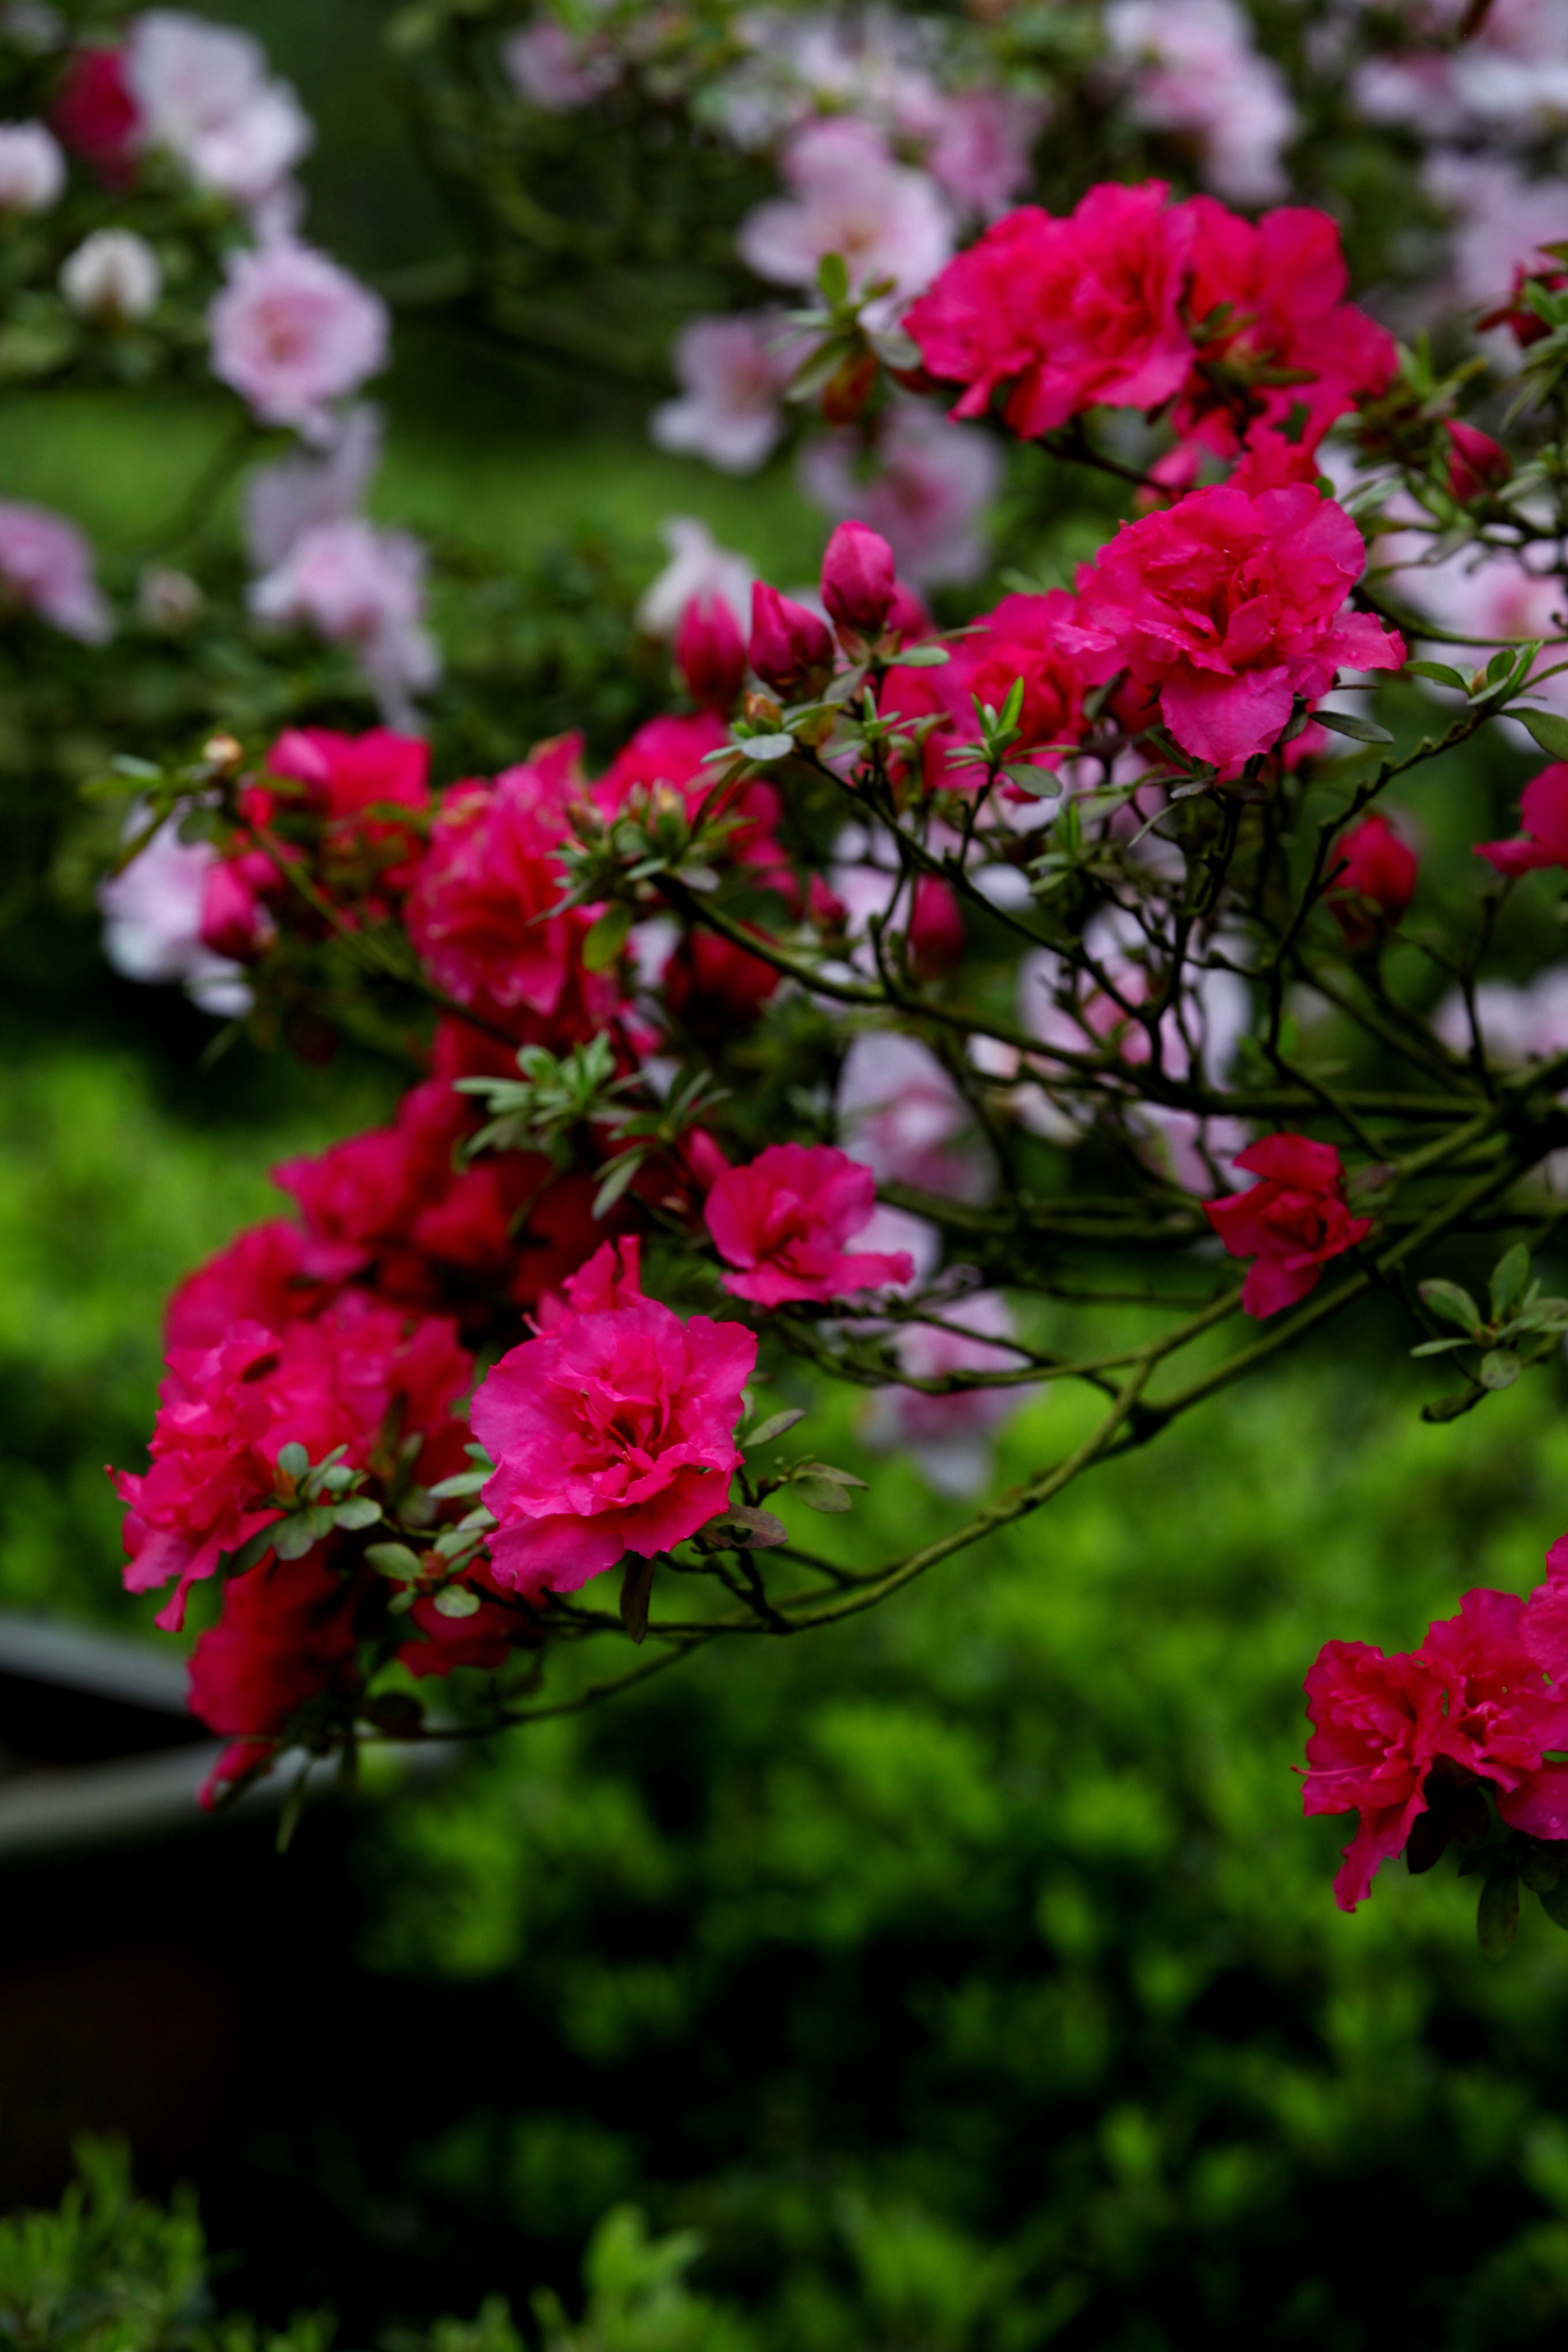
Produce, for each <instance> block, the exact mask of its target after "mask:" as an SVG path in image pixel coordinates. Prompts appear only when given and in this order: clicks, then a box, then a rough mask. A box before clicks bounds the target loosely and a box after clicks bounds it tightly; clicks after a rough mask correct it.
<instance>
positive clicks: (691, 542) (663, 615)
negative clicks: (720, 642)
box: [637, 515, 756, 641]
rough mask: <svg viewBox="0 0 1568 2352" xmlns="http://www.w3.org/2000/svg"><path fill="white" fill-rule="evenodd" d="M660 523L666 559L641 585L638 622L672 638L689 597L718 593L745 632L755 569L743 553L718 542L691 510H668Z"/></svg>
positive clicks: (648, 632) (652, 633)
mask: <svg viewBox="0 0 1568 2352" xmlns="http://www.w3.org/2000/svg"><path fill="white" fill-rule="evenodd" d="M658 528H659V536H660V538H661V539H662V540H663V541H664V543H665V545H666V547H667V548H668V550H669V561H668V563H667V564H666V565H665V567H664V570H663V571H662V572H658V574H657V575H656V577H655V578H654V579H652V580H650V581H649V583H648V584H647V587H646V588H645V589H644V590H643V593H642V595H641V597H640V598H639V600H638V603H637V626H638V628H639V629H641V630H643V631H644V632H645V633H646V635H648V636H650V637H668V638H669V639H671V640H672V641H673V639H674V636H675V633H676V631H677V629H679V626H680V616H681V614H683V613H684V612H685V610H686V608H687V606H688V604H690V602H691V600H692V598H693V597H694V596H717V597H718V598H719V600H720V602H721V604H727V605H728V606H729V608H730V610H731V613H732V614H734V616H735V621H736V625H737V626H738V627H739V628H740V629H741V630H742V632H743V633H746V634H749V633H750V630H751V626H752V582H753V580H754V579H755V578H756V574H755V572H753V571H752V567H751V565H750V564H749V563H748V562H747V561H746V559H745V557H744V556H743V555H736V554H734V553H733V552H732V551H731V550H730V549H729V548H727V547H721V546H720V544H719V542H718V541H717V540H716V539H715V538H714V536H713V534H712V532H711V531H710V530H709V528H708V526H707V524H706V523H705V522H698V521H697V520H695V518H694V517H692V516H690V515H671V516H670V517H669V518H668V520H667V521H665V522H662V523H660V525H659V527H658Z"/></svg>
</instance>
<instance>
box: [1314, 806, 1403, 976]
mask: <svg viewBox="0 0 1568 2352" xmlns="http://www.w3.org/2000/svg"><path fill="white" fill-rule="evenodd" d="M1339 856H1340V857H1341V858H1342V860H1343V870H1342V872H1341V873H1339V874H1338V875H1336V876H1335V877H1334V879H1333V880H1332V881H1331V883H1330V884H1329V908H1330V910H1331V913H1332V914H1333V915H1334V916H1335V918H1336V919H1337V920H1338V922H1339V926H1340V929H1341V930H1342V932H1343V933H1344V936H1345V943H1346V945H1347V946H1348V947H1352V948H1364V947H1370V946H1371V945H1372V943H1373V940H1375V939H1376V938H1377V937H1378V934H1379V932H1380V931H1381V930H1383V929H1384V928H1385V927H1386V926H1388V925H1390V924H1394V923H1397V922H1398V920H1399V919H1400V917H1401V916H1402V915H1403V914H1404V912H1405V908H1407V907H1408V906H1409V904H1410V901H1411V899H1412V898H1414V897H1415V881H1416V876H1417V873H1418V871H1419V865H1418V861H1417V858H1416V856H1415V851H1414V850H1413V849H1411V848H1408V847H1407V846H1406V845H1405V843H1404V842H1403V841H1401V840H1400V838H1399V835H1397V834H1396V833H1395V832H1394V827H1393V826H1392V825H1391V824H1389V822H1388V819H1387V818H1386V817H1385V816H1379V815H1377V814H1373V815H1372V816H1369V817H1366V818H1363V821H1362V823H1361V824H1358V825H1357V826H1356V828H1355V831H1354V832H1353V833H1351V834H1347V835H1346V836H1345V838H1344V840H1343V841H1342V842H1341V844H1340V847H1339Z"/></svg>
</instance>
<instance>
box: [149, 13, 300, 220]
mask: <svg viewBox="0 0 1568 2352" xmlns="http://www.w3.org/2000/svg"><path fill="white" fill-rule="evenodd" d="M125 74H126V82H127V86H128V89H129V93H130V96H131V99H132V103H133V104H134V106H135V109H136V113H137V127H136V143H137V144H138V145H140V146H142V147H162V148H164V149H166V150H167V152H169V153H170V154H171V155H173V156H174V159H175V161H176V162H177V163H180V164H182V165H183V166H184V169H185V171H187V172H188V173H189V174H190V176H191V178H192V179H193V180H194V181H195V184H196V186H197V187H199V188H209V189H211V190H212V191H213V192H214V193H215V194H217V195H223V196H227V197H229V198H231V199H232V200H233V201H234V202H235V203H236V204H239V205H258V204H260V203H261V202H262V201H263V200H264V199H265V198H267V197H268V196H270V195H271V194H273V193H274V192H275V191H276V190H277V189H278V187H279V185H280V184H281V183H282V182H283V181H284V180H285V179H286V178H287V176H288V174H289V173H290V172H291V171H292V170H293V168H294V166H295V164H296V163H300V161H301V159H302V158H303V157H304V156H305V155H306V154H307V153H308V152H309V150H310V143H311V139H312V132H311V129H310V121H309V120H308V118H307V117H306V115H305V113H304V111H303V110H302V109H301V107H300V101H299V100H298V98H297V97H296V96H295V94H294V91H293V90H292V89H291V88H290V87H289V84H288V83H287V82H286V81H280V80H278V79H275V78H273V77H272V76H270V75H269V74H268V70H267V58H266V54H265V52H264V51H263V49H262V47H261V45H260V43H259V42H258V41H256V40H253V39H252V37H251V36H250V35H249V34H248V33H242V32H239V31H237V30H236V28H235V27H234V26H229V25H209V24H205V23H204V22H203V20H202V19H201V18H200V17H197V16H187V15H186V14H185V13H184V11H183V10H181V9H175V8H149V9H146V10H144V11H143V12H142V15H141V16H135V17H133V18H132V22H131V27H130V35H129V38H128V40H127V43H126V48H125Z"/></svg>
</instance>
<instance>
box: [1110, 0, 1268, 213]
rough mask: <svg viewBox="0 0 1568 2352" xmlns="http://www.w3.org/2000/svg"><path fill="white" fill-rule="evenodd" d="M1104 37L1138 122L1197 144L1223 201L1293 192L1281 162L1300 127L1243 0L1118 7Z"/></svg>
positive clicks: (1133, 1)
mask: <svg viewBox="0 0 1568 2352" xmlns="http://www.w3.org/2000/svg"><path fill="white" fill-rule="evenodd" d="M1105 29H1106V34H1107V37H1109V39H1110V46H1111V47H1112V49H1113V50H1114V51H1115V53H1116V55H1117V56H1118V58H1120V59H1121V61H1122V64H1123V66H1124V68H1127V69H1128V72H1129V74H1130V89H1131V111H1132V115H1133V119H1134V120H1135V121H1139V122H1142V123H1146V124H1147V125H1148V126H1149V128H1150V129H1151V130H1154V131H1174V132H1176V133H1178V134H1179V135H1181V136H1183V137H1184V138H1188V139H1191V140H1193V141H1194V142H1195V143H1196V146H1197V149H1198V153H1199V169H1200V170H1201V172H1202V174H1203V177H1204V179H1205V182H1206V183H1207V184H1208V185H1209V186H1210V187H1211V188H1213V189H1214V190H1215V193H1216V194H1219V195H1222V196H1225V197H1226V198H1228V199H1229V201H1230V202H1231V203H1233V204H1245V205H1251V204H1267V203H1268V202H1269V200H1270V199H1271V198H1274V197H1277V196H1282V195H1284V194H1286V193H1287V192H1288V189H1289V181H1288V179H1287V177H1286V173H1285V169H1284V166H1283V164H1282V163H1281V161H1280V157H1281V155H1282V153H1283V151H1284V149H1285V148H1286V147H1287V146H1288V145H1289V142H1290V141H1291V140H1292V139H1293V138H1294V137H1295V135H1296V131H1297V128H1298V121H1299V118H1298V116H1297V113H1296V110H1295V108H1294V106H1293V105H1292V104H1291V102H1290V95H1289V88H1288V86H1287V83H1286V80H1285V77H1284V75H1283V74H1282V73H1281V72H1280V70H1279V67H1278V66H1277V65H1275V64H1274V62H1273V60H1272V59H1271V58H1265V57H1260V56H1259V54H1258V50H1257V49H1256V48H1255V47H1253V43H1252V34H1251V27H1250V26H1249V25H1248V23H1247V18H1246V16H1244V15H1243V13H1242V11H1241V10H1240V9H1239V8H1238V7H1237V5H1235V0H1111V5H1110V7H1109V8H1108V9H1107V10H1106V12H1105Z"/></svg>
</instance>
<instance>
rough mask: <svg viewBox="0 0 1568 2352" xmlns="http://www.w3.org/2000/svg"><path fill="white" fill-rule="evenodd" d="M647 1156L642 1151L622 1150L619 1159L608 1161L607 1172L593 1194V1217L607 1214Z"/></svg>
mask: <svg viewBox="0 0 1568 2352" xmlns="http://www.w3.org/2000/svg"><path fill="white" fill-rule="evenodd" d="M646 1159H647V1153H646V1152H644V1151H623V1152H622V1153H621V1155H620V1157H619V1159H617V1160H612V1161H611V1162H610V1168H609V1173H608V1174H607V1175H606V1176H605V1181H604V1182H603V1183H602V1184H601V1185H600V1187H599V1189H598V1191H597V1192H595V1195H594V1212H593V1213H594V1214H595V1217H607V1216H608V1215H609V1213H610V1211H611V1210H612V1209H613V1208H614V1207H615V1205H616V1202H617V1201H618V1200H619V1199H620V1197H621V1194H622V1193H623V1192H625V1191H626V1186H627V1185H628V1184H629V1183H630V1182H631V1181H632V1178H633V1177H634V1176H635V1175H636V1174H637V1170H638V1169H639V1168H640V1167H641V1166H642V1164H643V1161H644V1160H646Z"/></svg>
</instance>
